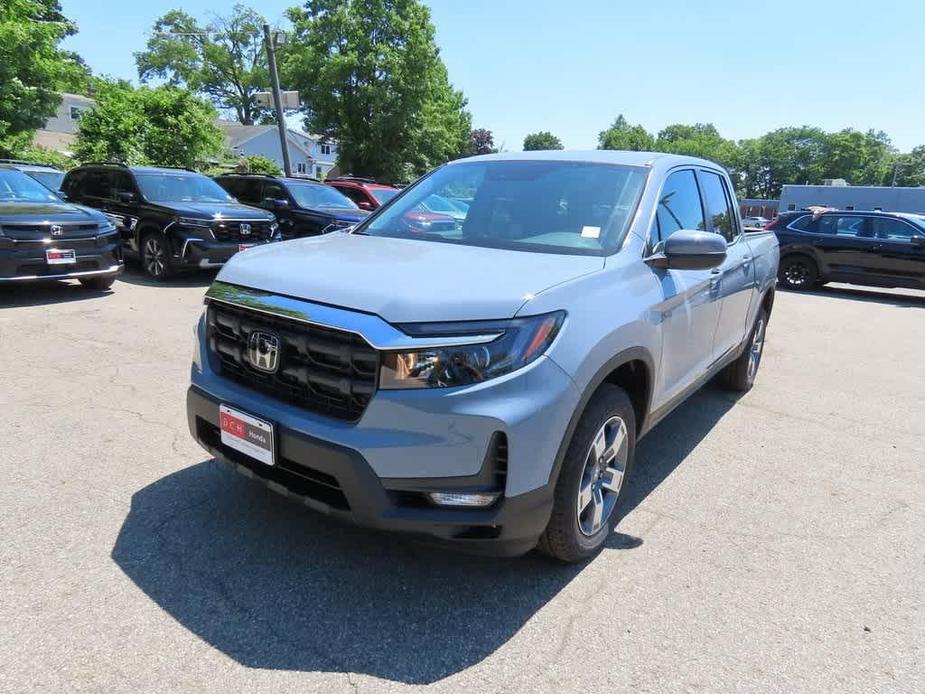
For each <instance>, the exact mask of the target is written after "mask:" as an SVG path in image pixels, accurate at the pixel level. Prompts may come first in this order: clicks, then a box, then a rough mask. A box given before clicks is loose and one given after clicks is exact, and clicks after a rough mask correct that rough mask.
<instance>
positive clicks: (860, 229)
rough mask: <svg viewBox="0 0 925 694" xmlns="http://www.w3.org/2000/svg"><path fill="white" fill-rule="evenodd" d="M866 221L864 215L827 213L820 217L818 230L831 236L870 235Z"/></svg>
mask: <svg viewBox="0 0 925 694" xmlns="http://www.w3.org/2000/svg"><path fill="white" fill-rule="evenodd" d="M864 221H865V220H864V217H858V216H856V215H838V214H827V215H823V216H822V217H821V218H820V219H819V223H818V230H819V233H820V234H829V235H831V236H860V237H865V236H866V237H869V236H870V232H868V231H867V230H866V228H865V226H866V225H865V224H864Z"/></svg>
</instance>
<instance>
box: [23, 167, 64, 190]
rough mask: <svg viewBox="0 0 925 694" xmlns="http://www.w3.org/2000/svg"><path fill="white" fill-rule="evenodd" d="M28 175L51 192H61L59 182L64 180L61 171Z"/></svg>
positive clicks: (34, 172) (30, 173) (37, 172)
mask: <svg viewBox="0 0 925 694" xmlns="http://www.w3.org/2000/svg"><path fill="white" fill-rule="evenodd" d="M29 175H30V176H32V178H34V179H35V180H36V181H38V182H39V183H41V184H42V185H43V186H45V187H46V188H48V190H50V191H53V192H57V191H59V190H61V182H62V181H63V180H64V174H63V173H62V172H61V171H30V172H29Z"/></svg>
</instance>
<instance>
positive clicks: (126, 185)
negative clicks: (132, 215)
mask: <svg viewBox="0 0 925 694" xmlns="http://www.w3.org/2000/svg"><path fill="white" fill-rule="evenodd" d="M113 188H114V190H113V193H112V197H114V198H118V197H119V193H132V194H133V195H135V196H136V198H137V196H138V188H137V187H136V186H135V181H134V180H132V177H131V176H130V175H129V174H127V173H125V172H124V171H119V172H118V173H116V174H115V185H114V186H113Z"/></svg>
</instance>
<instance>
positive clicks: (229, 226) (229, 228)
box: [212, 220, 272, 243]
mask: <svg viewBox="0 0 925 694" xmlns="http://www.w3.org/2000/svg"><path fill="white" fill-rule="evenodd" d="M241 224H249V225H250V229H251V230H250V233H248V234H242V233H241ZM212 233H213V234H214V235H215V239H216V240H217V241H236V242H239V243H247V242H249V241H254V242H256V241H266V240H267V239H269V238H270V236H272V232H271V231H270V222H251V221H248V220H223V221H221V222H215V223H214V224H213V225H212Z"/></svg>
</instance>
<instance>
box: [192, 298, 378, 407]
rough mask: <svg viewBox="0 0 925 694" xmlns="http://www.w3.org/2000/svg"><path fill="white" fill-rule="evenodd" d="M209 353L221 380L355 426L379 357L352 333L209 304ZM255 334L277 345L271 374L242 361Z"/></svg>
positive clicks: (375, 376)
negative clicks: (269, 336) (268, 337)
mask: <svg viewBox="0 0 925 694" xmlns="http://www.w3.org/2000/svg"><path fill="white" fill-rule="evenodd" d="M207 315H208V324H207V325H208V339H209V352H210V356H211V360H212V365H213V368H215V369H216V371H218V372H219V373H221V374H222V375H223V376H225V377H227V378H230V379H232V380H234V381H237V382H238V383H241V384H243V385H246V386H248V387H250V388H254V389H255V390H259V391H261V392H263V393H267V394H268V395H271V396H273V397H275V398H278V399H279V400H282V401H284V402H288V403H291V404H293V405H296V406H298V407H302V408H304V409H306V410H311V411H312V412H317V413H319V414H324V415H328V416H330V417H335V418H337V419H345V420H348V421H356V420H358V419H359V418H360V417H361V416H362V414H363V412H364V410H365V409H366V406H367V405H368V404H369V401H370V399H372V397H373V394H374V393H375V392H376V386H377V384H378V377H379V352H377V351H376V350H375V349H373V348H372V347H371V346H370V345H369V344H368V343H367V342H366V341H365V340H363V338H361V337H360V336H359V335H355V334H353V333H349V332H345V331H343V330H337V329H334V328H326V327H321V326H315V325H309V324H306V323H301V322H298V321H294V320H292V319H290V318H285V317H282V316H275V315H268V314H265V313H261V312H259V311H253V310H250V309H246V308H241V307H238V306H231V305H229V304H224V303H221V302H218V301H212V302H211V303H210V304H209V309H208V314H207ZM255 330H259V331H264V332H268V333H271V334H273V335H276V336H278V337H279V339H280V348H279V364H278V367H277V369H276V372H275V373H272V374H270V373H266V372H264V371H260V370H258V369H256V368H254V367H253V366H252V365H251V362H250V360H249V358H248V348H249V343H250V336H251V333H253V332H254V331H255Z"/></svg>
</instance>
